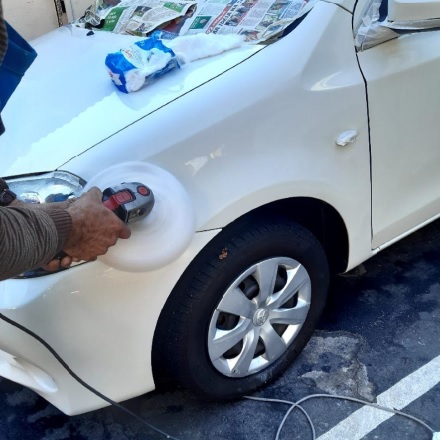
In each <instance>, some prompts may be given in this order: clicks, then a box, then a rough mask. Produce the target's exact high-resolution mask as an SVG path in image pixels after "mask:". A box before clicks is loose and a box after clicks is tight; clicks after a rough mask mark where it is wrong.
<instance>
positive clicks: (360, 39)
mask: <svg viewBox="0 0 440 440" xmlns="http://www.w3.org/2000/svg"><path fill="white" fill-rule="evenodd" d="M387 13H388V0H359V1H358V3H357V5H356V9H355V11H354V21H353V31H354V37H355V44H356V49H357V50H365V49H369V48H370V47H374V46H377V45H378V44H380V43H383V42H385V41H388V40H391V39H393V38H397V37H398V36H399V33H397V32H395V31H394V30H392V29H390V28H389V27H386V26H384V25H383V23H384V21H385V20H386V18H387V15H388V14H387Z"/></svg>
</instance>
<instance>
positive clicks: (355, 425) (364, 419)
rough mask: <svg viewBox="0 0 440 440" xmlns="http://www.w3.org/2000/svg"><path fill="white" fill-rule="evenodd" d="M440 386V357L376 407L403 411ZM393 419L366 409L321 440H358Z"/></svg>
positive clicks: (394, 388) (392, 390)
mask: <svg viewBox="0 0 440 440" xmlns="http://www.w3.org/2000/svg"><path fill="white" fill-rule="evenodd" d="M439 382H440V356H437V357H436V358H434V359H432V361H430V362H428V363H427V364H425V365H423V367H421V368H419V369H418V370H416V371H414V372H413V373H411V374H410V375H409V376H406V377H404V378H403V379H402V380H400V381H399V382H397V383H396V384H395V385H393V386H392V387H391V388H389V389H388V390H387V391H384V392H383V393H382V394H380V395H379V396H377V404H378V405H381V406H386V407H388V408H393V409H397V410H402V408H405V407H406V406H407V405H409V404H410V403H411V402H413V401H414V400H416V399H418V398H419V397H420V396H422V395H423V394H425V393H426V392H427V391H429V390H430V389H431V388H433V387H434V386H436V385H437V384H438V383H439ZM393 415H394V414H392V413H390V412H388V411H382V410H380V409H376V408H372V407H370V406H364V407H362V408H360V409H358V410H357V411H355V412H354V413H353V414H351V415H350V416H348V417H347V418H346V419H344V420H342V421H341V422H339V423H338V424H337V425H336V426H334V427H333V428H332V429H330V431H327V432H326V433H325V434H323V435H321V436H320V437H319V438H318V440H359V439H361V438H362V437H364V436H365V435H367V434H368V433H369V432H371V431H372V430H373V429H375V428H377V427H378V426H379V425H380V424H381V423H382V422H385V420H388V419H389V418H391V417H392V416H393ZM397 417H400V416H397Z"/></svg>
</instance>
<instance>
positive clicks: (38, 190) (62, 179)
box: [5, 171, 86, 203]
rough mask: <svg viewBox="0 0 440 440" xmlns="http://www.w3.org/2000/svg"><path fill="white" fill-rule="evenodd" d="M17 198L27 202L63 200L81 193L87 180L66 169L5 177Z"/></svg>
mask: <svg viewBox="0 0 440 440" xmlns="http://www.w3.org/2000/svg"><path fill="white" fill-rule="evenodd" d="M5 180H6V182H7V183H8V185H9V188H10V189H11V190H12V191H13V192H14V193H15V194H17V198H18V199H19V200H21V201H23V202H27V203H48V202H62V201H63V200H67V199H68V198H70V197H77V196H79V195H80V194H81V191H82V189H83V188H84V185H85V184H86V182H85V181H84V180H82V179H81V178H79V177H77V176H74V175H73V174H70V173H67V172H65V171H53V172H51V173H45V174H38V175H33V176H20V177H13V178H9V179H5Z"/></svg>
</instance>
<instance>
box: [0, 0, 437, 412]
mask: <svg viewBox="0 0 440 440" xmlns="http://www.w3.org/2000/svg"><path fill="white" fill-rule="evenodd" d="M384 2H385V4H383V5H382V6H381V9H380V10H379V12H378V7H379V4H380V2H372V1H370V0H359V1H355V0H327V1H318V2H317V4H316V5H315V6H314V7H313V8H312V9H311V11H310V12H309V13H308V14H307V15H306V16H305V17H304V19H303V20H301V21H300V22H299V23H297V26H296V27H294V29H292V30H291V32H289V33H288V34H287V35H285V36H283V37H282V38H280V39H278V40H277V41H275V42H273V43H272V44H266V45H265V44H257V45H244V46H242V47H240V48H237V49H233V50H230V51H227V52H225V53H223V54H221V55H217V56H214V57H211V58H206V59H203V60H198V61H194V62H192V63H190V64H188V65H186V66H185V67H184V68H182V69H181V70H176V71H173V72H170V73H169V74H168V75H166V76H164V77H163V78H161V79H160V80H158V81H156V82H155V83H153V84H150V85H148V86H146V87H144V88H143V89H141V90H140V91H138V92H135V93H131V94H127V95H126V94H123V93H121V92H119V91H118V90H117V89H116V88H115V87H114V85H113V84H112V83H111V81H110V80H109V79H108V78H106V73H105V68H104V64H103V60H104V58H105V56H106V54H107V53H109V52H112V51H115V50H117V49H119V48H120V47H122V46H123V45H125V44H127V42H128V41H131V40H130V39H131V38H132V37H128V36H122V35H116V34H111V33H104V32H94V33H93V35H88V31H87V30H84V29H77V28H72V27H63V28H60V29H58V30H56V31H54V32H52V33H50V34H48V35H46V36H43V37H41V38H39V39H37V40H35V41H34V42H33V46H34V47H35V48H36V50H37V52H38V53H39V56H38V58H37V59H36V61H35V63H34V64H33V65H32V67H31V68H30V70H29V71H28V72H27V73H26V75H25V78H24V79H23V81H22V83H21V84H20V86H19V88H18V89H17V90H16V93H15V94H14V95H13V97H12V98H11V100H10V101H9V103H8V105H7V106H6V108H5V111H4V113H3V114H2V118H3V121H4V123H5V126H6V133H5V134H4V135H3V136H2V137H1V138H0V148H1V150H0V151H1V160H0V175H1V176H4V177H6V178H7V180H8V181H9V183H10V184H11V186H12V187H13V189H15V191H16V192H17V193H18V194H19V196H20V197H22V198H24V199H26V200H34V201H35V200H38V201H44V199H47V196H49V197H52V196H53V195H55V196H54V197H55V198H56V196H57V195H59V194H62V195H64V196H65V197H67V196H68V195H69V194H79V193H80V192H81V191H82V190H83V187H84V186H85V185H86V182H88V183H87V187H88V185H92V184H94V183H96V182H98V183H100V184H101V185H104V180H105V179H104V180H100V178H99V176H101V177H102V176H104V175H105V176H107V178H108V182H105V184H110V185H112V184H113V185H118V184H120V183H121V182H122V181H123V180H122V179H127V176H133V177H136V178H139V179H142V176H144V175H146V176H148V175H149V174H148V173H149V172H150V171H149V170H153V171H152V172H151V175H154V176H156V177H154V178H153V180H154V179H156V180H154V186H153V181H152V182H148V181H143V183H145V184H147V185H149V184H151V188H152V190H153V192H155V193H158V194H159V196H158V197H157V204H158V205H157V209H159V207H160V203H161V202H160V196H161V194H162V196H163V197H164V198H166V197H167V195H169V194H170V193H172V195H171V196H170V197H171V198H170V200H171V201H172V200H174V201H176V203H177V201H178V200H180V201H181V202H182V203H180V202H179V203H178V209H177V210H176V209H172V207H171V206H170V205H169V206H168V207H165V209H164V207H163V206H162V209H163V212H165V215H164V218H163V221H164V222H166V221H168V222H169V223H168V226H167V227H169V228H170V231H173V232H172V233H171V232H170V234H169V239H168V240H163V236H162V241H159V242H155V241H154V232H151V230H152V226H151V224H150V226H149V223H148V218H149V217H147V219H146V220H145V222H146V223H145V224H144V223H142V222H140V223H139V224H138V225H137V226H135V224H133V226H132V227H133V234H132V237H131V238H130V239H129V240H127V241H122V240H120V241H119V242H118V244H117V245H116V246H115V247H114V248H112V251H111V252H112V253H111V258H107V259H106V258H105V257H104V258H103V259H99V260H98V261H95V262H89V263H81V264H78V265H76V266H74V267H72V268H70V269H68V270H62V271H60V272H58V273H52V274H44V273H42V272H41V271H36V272H30V273H26V274H23V275H22V276H21V277H19V278H17V279H11V280H7V281H4V282H1V283H0V312H1V313H2V314H3V315H4V316H6V317H7V318H8V319H10V320H13V321H14V322H16V323H18V324H20V325H21V326H24V327H25V328H26V329H29V330H30V331H31V332H33V333H34V334H35V335H38V337H39V338H41V339H40V340H37V339H35V338H34V337H32V335H31V334H29V333H26V332H24V331H23V329H22V328H20V327H17V326H14V325H11V323H10V322H7V321H5V320H0V375H2V376H3V377H6V378H8V379H10V380H12V381H15V382H18V383H20V384H23V385H24V386H26V387H29V388H31V389H33V390H35V391H36V392H37V393H38V394H40V395H41V396H43V397H44V398H45V399H47V400H48V401H50V402H51V403H52V404H53V405H55V406H56V407H58V408H59V409H60V410H61V411H63V412H65V413H66V414H78V413H82V412H86V411H90V410H93V409H97V408H100V407H103V406H105V405H107V402H106V401H104V400H103V399H101V398H100V397H98V396H97V395H95V394H94V393H92V392H91V391H90V390H88V389H86V388H85V387H84V386H83V385H81V384H80V383H79V382H78V381H77V380H76V379H75V378H74V377H72V376H71V375H70V374H69V371H68V370H67V369H66V368H65V367H66V365H63V364H62V363H60V362H59V361H58V359H57V358H56V357H55V356H54V353H53V352H51V351H50V350H49V349H48V347H47V346H45V345H44V343H46V344H48V345H49V346H50V347H52V349H53V350H54V351H56V352H57V353H58V355H59V356H60V357H61V358H62V359H63V360H64V361H65V363H66V364H67V365H68V367H70V369H71V370H72V371H73V372H74V373H75V374H76V375H77V376H78V377H80V378H81V379H82V380H83V381H85V382H86V383H87V384H89V385H90V386H91V387H93V388H94V389H96V390H98V391H99V392H101V393H102V394H104V395H105V396H107V397H108V398H110V399H113V400H115V401H122V400H124V399H128V398H131V397H134V396H138V395H141V394H143V393H146V392H149V391H151V390H153V389H154V388H155V386H156V385H157V383H160V381H161V380H172V381H175V382H176V383H179V384H181V385H182V386H184V387H186V388H188V389H190V390H191V391H192V392H194V393H195V394H197V395H200V396H202V397H203V398H208V399H231V398H236V397H240V396H242V395H245V394H247V393H251V392H252V391H253V390H255V389H257V388H258V387H260V386H262V385H264V384H265V383H267V382H269V381H271V380H273V379H274V378H276V377H277V376H278V375H279V374H280V373H282V372H283V371H284V370H285V369H286V368H287V366H288V365H289V363H290V362H291V361H292V360H293V359H294V358H295V357H296V356H298V354H299V353H300V352H301V350H302V349H303V347H304V346H305V344H306V343H307V341H308V339H309V338H310V337H311V334H312V332H313V330H314V328H315V326H316V324H317V322H318V319H319V317H320V314H321V312H322V311H323V309H324V306H325V301H326V295H327V290H328V279H329V273H341V272H345V271H348V270H350V269H352V268H354V267H355V266H357V265H359V264H360V263H361V262H363V261H365V260H366V259H368V258H370V257H371V256H373V255H375V254H376V253H377V252H378V251H380V250H381V249H383V248H385V247H387V246H389V245H391V244H392V243H394V242H395V241H397V240H399V239H400V238H402V237H404V236H406V235H407V234H409V233H411V232H412V231H414V230H416V229H417V228H420V227H422V226H423V225H425V224H427V223H428V222H430V221H432V220H434V219H436V218H437V217H439V213H440V173H439V172H438V167H439V164H440V147H439V144H440V124H439V123H438V121H437V119H438V107H439V105H440V87H438V76H439V71H440V44H439V41H440V31H439V30H437V29H436V28H435V29H432V30H430V29H429V26H430V23H435V20H433V19H436V18H438V17H440V0H439V1H429V2H428V1H426V2H425V1H422V0H420V1H419V0H408V1H406V2H404V3H403V2H400V1H399V0H389V5H387V4H386V0H384ZM386 6H388V10H389V14H388V21H386V22H382V23H381V22H380V20H382V19H383V18H384V17H383V13H384V12H385V14H386ZM378 13H380V14H381V15H382V17H380V18H378ZM383 23H388V24H387V26H388V27H386V26H384V25H383ZM393 23H394V24H393ZM399 23H400V27H401V28H403V29H400V30H398V31H397V32H396V31H392V30H390V27H393V26H394V29H395V28H397V27H398V25H399ZM402 23H403V25H402ZM426 23H428V24H426ZM437 24H438V23H437ZM424 26H425V27H424ZM422 31H423V32H422ZM384 35H385V36H384ZM370 37H371V38H370ZM121 170H124V172H122V171H121ZM144 172H145V174H143V173H144ZM156 172H157V174H155V173H156ZM124 173H126V174H124ZM161 179H163V181H162V180H161ZM171 181H172V182H174V183H173V184H174V185H175V186H173V187H172V188H180V189H181V190H182V192H181V193H179V192H178V191H177V192H176V193H175V194H174V193H173V192H172V191H171V190H169V189H167V182H171ZM162 183H163V188H165V189H166V190H165V191H163V193H161V188H162ZM101 189H103V188H101ZM180 194H181V197H180ZM52 198H53V197H52ZM173 198H174V199H173ZM170 200H168V202H167V203H170ZM155 209H156V207H154V208H153V211H152V213H151V218H154V216H153V214H154V212H155ZM167 209H169V211H168V215H166V211H167ZM179 210H180V212H181V213H182V216H183V217H185V219H186V220H185V222H186V223H184V224H183V226H181V228H182V229H181V232H182V234H179V233H177V234H176V225H180V223H179V222H180V221H181V219H180V215H179ZM166 217H168V218H166ZM193 222H194V223H193ZM150 223H151V221H150ZM157 224H158V223H157ZM157 224H156V225H157ZM160 225H161V226H163V224H162V223H160ZM179 227H180V226H179ZM136 228H137V229H136ZM149 228H150V229H149ZM173 228H174V229H173ZM177 229H179V228H177ZM143 230H144V231H145V230H148V231H149V232H148V234H149V235H148V234H147V236H148V237H150V238H151V242H150V241H149V240H145V236H143V235H142V233H143V232H142V231H143ZM161 233H162V234H163V230H162V232H161ZM180 235H182V236H183V238H182V237H181V236H180ZM136 244H139V246H136ZM167 246H169V248H166V249H165V250H164V249H162V247H167ZM163 251H164V252H165V257H164V256H163V255H162V254H161V252H163ZM122 255H125V256H127V255H129V257H130V258H131V259H130V258H129V259H128V260H125V261H124V262H122V263H121V264H118V262H119V260H118V258H119V256H122ZM150 257H151V258H150ZM148 258H150V260H148ZM145 261H149V263H148V264H145V265H144V262H145ZM151 261H153V263H154V262H156V263H157V264H156V265H155V264H152V263H151ZM37 275H40V276H37ZM41 342H43V344H42V343H41Z"/></svg>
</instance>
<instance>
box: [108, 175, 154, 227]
mask: <svg viewBox="0 0 440 440" xmlns="http://www.w3.org/2000/svg"><path fill="white" fill-rule="evenodd" d="M102 203H103V204H104V206H105V207H106V208H108V209H110V210H111V211H113V212H114V213H115V214H116V215H117V216H118V217H119V218H120V219H121V220H122V221H123V222H124V223H133V222H135V221H139V220H142V219H143V218H145V217H146V216H147V215H148V214H149V213H150V212H151V210H152V209H153V206H154V195H153V192H152V191H151V189H150V188H148V187H147V186H146V185H144V184H143V183H139V182H123V183H121V185H117V186H112V187H109V188H106V189H105V190H104V191H103V192H102Z"/></svg>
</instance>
